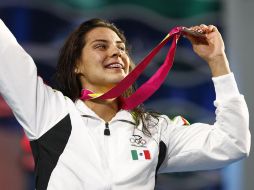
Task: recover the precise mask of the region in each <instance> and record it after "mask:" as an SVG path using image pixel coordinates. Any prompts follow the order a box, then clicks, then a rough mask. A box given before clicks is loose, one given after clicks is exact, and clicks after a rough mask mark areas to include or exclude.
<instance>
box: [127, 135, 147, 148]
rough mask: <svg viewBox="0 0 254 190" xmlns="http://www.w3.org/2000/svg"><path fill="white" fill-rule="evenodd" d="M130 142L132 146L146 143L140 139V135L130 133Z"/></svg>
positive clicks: (141, 145)
mask: <svg viewBox="0 0 254 190" xmlns="http://www.w3.org/2000/svg"><path fill="white" fill-rule="evenodd" d="M130 142H131V143H132V144H131V145H132V146H138V147H144V146H145V144H146V140H144V139H142V137H141V136H140V135H132V137H131V138H130Z"/></svg>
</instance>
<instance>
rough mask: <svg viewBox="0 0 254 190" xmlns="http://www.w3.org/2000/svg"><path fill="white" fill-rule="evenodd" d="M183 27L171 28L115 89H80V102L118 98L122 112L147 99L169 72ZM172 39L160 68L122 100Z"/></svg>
mask: <svg viewBox="0 0 254 190" xmlns="http://www.w3.org/2000/svg"><path fill="white" fill-rule="evenodd" d="M182 30H183V27H175V28H173V29H172V30H171V31H170V32H169V34H168V35H167V36H166V37H165V38H164V39H163V40H162V41H161V42H160V43H159V44H158V45H157V46H156V47H155V48H154V49H153V50H152V51H151V52H150V53H149V54H148V55H147V56H146V57H145V58H144V59H143V60H142V61H141V62H140V63H139V64H138V65H137V66H136V67H135V69H134V70H132V71H131V72H130V73H129V74H128V75H127V76H126V77H125V78H124V79H123V80H122V81H120V83H118V84H117V85H116V86H115V87H113V88H112V89H110V90H109V91H108V92H106V93H104V94H101V93H94V92H92V91H90V90H88V89H82V91H81V97H80V99H81V100H89V99H94V98H100V99H104V100H105V99H111V98H116V97H120V101H121V102H120V103H121V104H120V107H121V109H124V110H131V109H133V108H135V107H136V106H138V105H139V104H141V103H143V102H144V101H145V100H146V99H148V98H149V97H150V96H151V95H152V94H153V93H154V92H155V91H156V90H157V89H158V88H159V87H160V86H161V85H162V83H163V82H164V80H165V78H166V76H167V74H168V72H169V71H170V69H171V67H172V65H173V61H174V56H175V50H176V45H177V41H178V39H179V37H180V35H181V32H182ZM172 37H173V41H172V44H171V47H170V49H169V51H168V53H167V56H166V59H165V60H164V63H163V64H162V65H161V66H160V68H159V69H158V70H157V71H156V73H154V74H153V76H152V77H151V78H150V79H149V80H148V81H146V82H145V83H144V84H143V85H142V86H140V87H139V88H138V89H137V90H136V91H135V92H134V93H133V94H132V95H131V96H129V97H127V98H124V97H122V96H121V95H122V94H123V93H124V91H125V90H127V89H128V88H129V87H130V86H131V85H132V84H133V83H134V82H135V81H136V80H137V78H138V77H139V76H140V75H141V74H142V72H143V71H144V70H145V68H146V67H147V66H148V65H149V64H150V62H151V60H152V59H153V57H154V56H155V55H156V54H157V53H158V52H159V50H160V49H161V48H162V47H163V46H164V45H165V44H166V43H167V42H168V41H169V40H170V39H171V38H172Z"/></svg>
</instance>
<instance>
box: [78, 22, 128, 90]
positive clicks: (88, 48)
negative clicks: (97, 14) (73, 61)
mask: <svg viewBox="0 0 254 190" xmlns="http://www.w3.org/2000/svg"><path fill="white" fill-rule="evenodd" d="M129 66H130V60H129V56H128V55H127V54H126V51H125V44H124V42H122V40H121V39H120V38H119V36H118V35H117V34H116V33H115V32H114V31H113V30H111V29H109V28H106V27H97V28H94V29H92V30H91V31H89V32H88V33H87V34H86V37H85V46H84V48H83V50H82V54H81V58H80V59H79V61H78V63H77V69H76V72H77V73H81V74H82V76H81V78H80V79H81V83H82V87H83V88H87V89H89V90H92V91H94V92H105V91H107V90H109V89H110V88H112V87H114V86H115V85H116V84H118V83H119V82H120V81H121V80H122V79H123V78H124V77H125V76H126V75H127V74H128V73H129Z"/></svg>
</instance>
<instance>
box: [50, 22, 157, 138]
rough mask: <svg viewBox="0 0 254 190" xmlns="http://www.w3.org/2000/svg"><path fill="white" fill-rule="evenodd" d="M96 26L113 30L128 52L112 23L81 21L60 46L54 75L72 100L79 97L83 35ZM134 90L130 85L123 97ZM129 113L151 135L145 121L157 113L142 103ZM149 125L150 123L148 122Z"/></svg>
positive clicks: (57, 84) (62, 89)
mask: <svg viewBox="0 0 254 190" xmlns="http://www.w3.org/2000/svg"><path fill="white" fill-rule="evenodd" d="M97 27H106V28H109V29H111V30H113V31H114V32H115V33H116V34H117V35H118V36H119V38H120V39H121V40H122V41H123V42H124V43H125V45H126V47H127V48H126V51H127V54H129V52H128V46H127V44H126V38H125V36H124V34H123V32H122V31H121V30H119V29H118V28H117V27H116V26H115V25H114V24H113V23H110V22H108V21H105V20H102V19H98V18H95V19H91V20H88V21H86V22H83V23H82V24H81V25H80V26H79V27H78V28H77V29H75V30H74V31H73V32H72V33H71V34H70V36H69V37H68V38H67V40H66V42H65V44H64V45H63V47H62V48H61V50H60V54H59V59H58V63H57V68H56V75H55V82H56V88H57V89H58V90H60V91H61V92H62V93H63V94H64V95H65V96H67V97H69V98H70V99H72V100H73V101H75V100H77V99H78V98H79V97H80V92H81V90H82V85H81V81H80V79H79V75H78V74H77V73H76V72H75V68H76V64H77V60H78V59H79V58H80V57H81V54H82V49H83V47H84V46H85V43H86V42H85V36H86V35H87V33H88V32H89V31H91V30H92V29H94V28H97ZM130 60H131V59H130ZM134 67H135V65H134V64H133V62H132V61H131V64H130V71H131V70H133V69H134ZM134 91H135V88H134V86H131V87H130V88H129V89H127V90H126V92H125V93H124V94H123V97H128V96H130V95H131V94H132V93H133V92H134ZM131 114H132V116H133V118H134V120H135V122H136V125H138V124H139V123H140V121H141V122H142V124H143V128H142V131H143V133H144V134H146V135H148V136H151V133H150V131H149V129H148V124H147V123H148V121H149V120H151V119H152V118H151V116H152V117H154V118H156V119H157V121H158V116H159V114H157V113H155V112H147V111H145V109H144V106H143V105H139V106H138V107H136V108H134V109H133V110H132V111H131ZM156 124H157V122H155V123H154V125H156ZM149 125H151V123H149Z"/></svg>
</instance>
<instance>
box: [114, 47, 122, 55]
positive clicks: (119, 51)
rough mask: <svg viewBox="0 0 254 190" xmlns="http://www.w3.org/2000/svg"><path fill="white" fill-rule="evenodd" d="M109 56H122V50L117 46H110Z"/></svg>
mask: <svg viewBox="0 0 254 190" xmlns="http://www.w3.org/2000/svg"><path fill="white" fill-rule="evenodd" d="M111 56H112V57H116V56H117V57H121V56H122V51H121V50H120V49H119V48H118V47H112V48H111Z"/></svg>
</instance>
